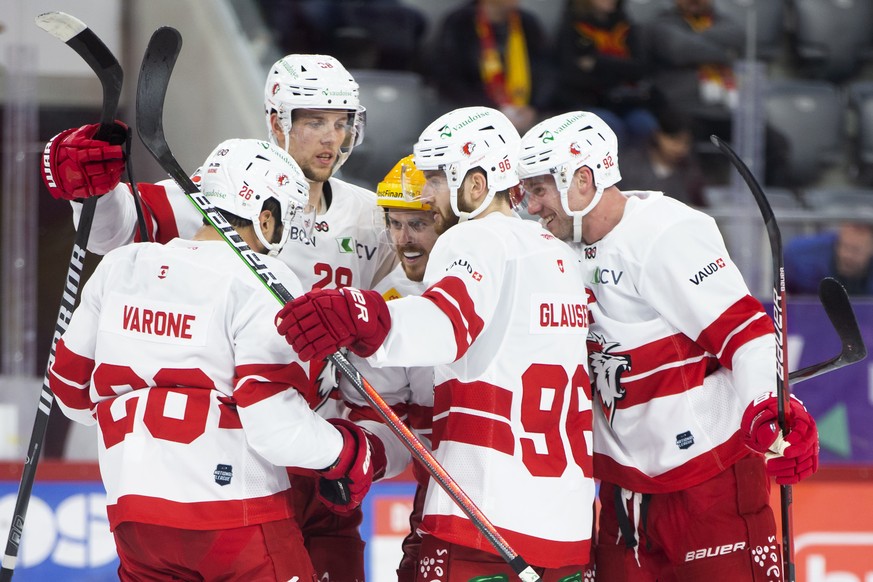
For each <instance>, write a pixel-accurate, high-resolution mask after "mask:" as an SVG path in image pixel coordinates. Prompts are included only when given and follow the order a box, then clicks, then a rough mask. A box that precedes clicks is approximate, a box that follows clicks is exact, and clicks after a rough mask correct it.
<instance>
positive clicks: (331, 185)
mask: <svg viewBox="0 0 873 582" xmlns="http://www.w3.org/2000/svg"><path fill="white" fill-rule="evenodd" d="M193 179H194V180H195V182H197V181H199V180H198V176H197V174H195V175H194V178H193ZM138 188H139V192H140V195H141V197H142V202H143V206H144V214H145V220H146V224H147V227H148V230H149V232H150V234H151V236H152V240H153V241H155V242H161V243H165V242H167V241H169V240H172V239H173V238H176V237H181V238H190V237H192V236H194V233H195V232H197V229H199V228H200V226H201V225H202V215H201V214H200V211H199V210H197V208H195V207H194V205H193V204H192V203H191V201H189V200H188V198H187V197H186V196H185V194H184V193H183V192H182V190H181V189H180V188H179V186H178V185H177V184H176V183H175V182H174V181H172V180H164V181H162V182H159V183H158V184H138ZM327 191H330V194H329V196H330V205H329V207H328V209H327V211H325V212H324V213H323V214H319V215H318V217H317V219H316V224H315V229H314V231H313V233H312V241H311V242H310V241H308V240H306V239H305V238H303V237H302V236H301V233H299V232H295V231H292V232H291V233H290V236H289V239H288V244H286V245H285V248H284V249H282V252H281V253H280V254H279V258H280V259H282V260H283V261H284V262H285V263H287V264H288V266H289V267H291V270H292V271H293V272H294V274H295V275H297V277H298V278H299V279H300V282H301V283H302V285H303V288H304V290H310V289H315V288H321V287H323V288H326V289H336V288H340V287H360V288H362V289H370V288H372V286H373V284H374V283H375V281H374V278H376V277H377V276H382V275H384V274H385V273H386V272H388V271H389V270H390V269H391V267H392V266H393V265H394V263H395V262H396V259H395V255H394V251H393V250H392V248H391V246H390V244H388V241H387V240H386V239H385V238H384V227H382V226H377V224H376V218H375V216H376V209H377V206H376V196H375V194H373V193H372V192H370V191H369V190H365V189H363V188H360V187H358V186H355V185H353V184H349V183H348V182H343V181H342V180H339V179H337V178H331V179H330V180H329V181H328V182H326V183H325V195H326V196H327V195H328V194H327ZM72 207H73V220H74V222H75V223H76V224H78V221H79V216H80V215H81V212H82V205H81V204H76V203H73V204H72ZM134 241H137V242H138V241H139V233H138V232H137V227H136V209H135V206H134V202H133V197H132V196H131V192H130V186H129V185H128V184H124V183H121V184H119V185H118V186H117V187H116V188H115V189H114V190H112V191H111V192H109V193H107V194H106V195H104V196H101V197H100V198H99V200H98V202H97V212H96V213H95V216H94V223H93V225H92V227H91V237H90V239H89V241H88V250H89V251H91V252H95V253H98V254H105V253H107V252H109V251H110V250H112V249H114V248H117V247H120V246H122V245H125V244H127V243H130V242H134Z"/></svg>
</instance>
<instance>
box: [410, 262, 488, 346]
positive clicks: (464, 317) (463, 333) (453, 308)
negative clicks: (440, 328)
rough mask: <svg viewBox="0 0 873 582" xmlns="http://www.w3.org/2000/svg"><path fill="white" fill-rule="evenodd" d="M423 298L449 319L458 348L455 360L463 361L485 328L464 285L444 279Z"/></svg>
mask: <svg viewBox="0 0 873 582" xmlns="http://www.w3.org/2000/svg"><path fill="white" fill-rule="evenodd" d="M422 297H424V298H426V299H429V300H430V301H432V302H433V304H434V305H436V306H437V307H438V308H439V310H440V311H442V312H443V313H445V314H446V315H447V316H448V317H449V321H450V322H451V324H452V329H453V330H454V333H455V345H456V346H457V354H456V356H455V360H459V359H461V357H463V355H464V354H465V353H467V350H468V349H469V348H470V344H472V343H473V342H474V341H476V338H477V337H479V334H480V333H481V332H482V328H483V327H484V326H485V323H484V322H483V321H482V318H481V317H479V315H478V314H477V313H476V306H475V305H474V304H473V300H472V299H471V298H470V294H469V293H467V288H466V287H465V286H464V283H463V282H462V281H461V280H460V279H458V278H457V277H444V278H443V279H441V280H440V281H438V282H437V283H436V284H434V285H433V286H431V287H430V288H429V289H428V290H427V291H425V292H424V294H423V295H422Z"/></svg>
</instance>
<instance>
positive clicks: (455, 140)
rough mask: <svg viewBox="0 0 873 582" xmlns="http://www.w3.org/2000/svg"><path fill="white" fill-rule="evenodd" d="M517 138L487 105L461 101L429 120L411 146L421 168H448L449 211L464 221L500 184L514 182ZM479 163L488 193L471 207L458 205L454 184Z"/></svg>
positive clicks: (507, 122) (508, 185)
mask: <svg viewBox="0 0 873 582" xmlns="http://www.w3.org/2000/svg"><path fill="white" fill-rule="evenodd" d="M520 142H521V139H520V137H519V135H518V130H516V129H515V126H514V125H513V124H512V122H511V121H510V120H509V119H508V118H507V117H506V116H505V115H504V114H503V113H501V112H500V111H498V110H496V109H491V108H489V107H463V108H461V109H455V110H454V111H451V112H449V113H446V114H445V115H443V116H441V117H439V118H438V119H437V120H436V121H434V122H432V123H431V124H430V125H428V126H427V127H426V128H425V129H424V131H423V132H422V133H421V135H420V136H419V138H418V141H417V142H416V144H415V147H414V149H413V151H414V159H415V165H416V167H418V169H419V170H442V171H444V172H445V173H446V179H447V182H448V186H449V192H450V200H451V205H452V211H453V212H454V213H455V214H456V215H457V216H458V217H459V218H460V219H461V220H462V221H463V220H467V219H470V218H475V217H476V216H478V215H479V214H481V213H482V212H483V211H484V210H485V209H486V208H487V207H488V206H489V205H490V203H491V201H492V200H493V199H494V196H495V195H496V194H497V193H498V192H501V191H503V190H509V189H510V188H512V187H513V186H516V185H518V183H519V176H518V169H517V164H518V152H519V147H520ZM475 168H478V169H481V171H482V172H483V173H484V174H485V178H486V180H487V182H488V194H487V196H486V197H485V199H484V200H483V202H482V203H481V204H480V205H479V207H478V208H476V209H475V210H474V211H472V212H461V211H460V209H459V208H458V189H459V188H460V186H461V183H462V182H463V181H464V178H465V177H466V176H467V173H468V172H469V171H470V170H472V169H475Z"/></svg>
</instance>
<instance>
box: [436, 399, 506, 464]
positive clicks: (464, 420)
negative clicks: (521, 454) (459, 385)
mask: <svg viewBox="0 0 873 582" xmlns="http://www.w3.org/2000/svg"><path fill="white" fill-rule="evenodd" d="M432 441H433V448H434V450H436V449H437V448H439V446H440V443H442V442H443V441H449V442H455V443H465V444H468V445H474V446H477V447H484V448H486V449H491V450H494V451H497V452H500V453H504V454H506V455H512V454H514V452H515V437H513V435H512V428H511V427H510V426H509V424H508V423H505V422H501V421H499V420H495V419H493V418H488V417H485V416H478V415H475V414H468V413H465V412H459V411H457V410H452V411H450V412H449V413H448V414H446V415H444V416H440V417H438V418H434V421H433V436H432Z"/></svg>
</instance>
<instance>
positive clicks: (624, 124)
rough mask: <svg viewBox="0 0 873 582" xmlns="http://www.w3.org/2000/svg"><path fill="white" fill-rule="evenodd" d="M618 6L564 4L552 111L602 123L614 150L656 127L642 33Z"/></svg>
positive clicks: (602, 1) (602, 0)
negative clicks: (583, 114) (582, 113)
mask: <svg viewBox="0 0 873 582" xmlns="http://www.w3.org/2000/svg"><path fill="white" fill-rule="evenodd" d="M623 5H624V1H623V0H569V2H568V4H567V11H566V14H565V17H564V18H563V19H562V23H563V24H562V26H561V29H560V31H559V34H558V43H557V54H556V63H557V67H558V75H557V78H558V80H557V82H556V83H557V87H556V91H555V107H556V108H557V109H561V110H574V109H585V110H588V111H591V112H592V113H595V114H596V115H597V116H598V117H600V118H601V119H603V120H604V121H605V122H606V123H607V125H609V126H610V128H612V130H613V131H614V132H615V133H616V135H617V136H618V142H619V143H620V144H628V145H630V144H632V143H638V142H642V141H645V139H646V138H647V137H648V136H649V135H650V134H651V133H652V131H654V130H655V128H656V127H657V121H656V120H655V117H654V115H653V113H652V108H654V107H656V101H657V100H656V99H655V95H654V94H653V92H652V84H651V81H650V80H649V79H648V77H647V74H648V72H649V67H648V63H647V59H646V58H645V41H644V38H643V33H644V29H642V28H641V27H639V26H636V25H634V24H633V23H631V22H630V21H629V20H628V18H627V16H626V15H625V12H624V7H623Z"/></svg>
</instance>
